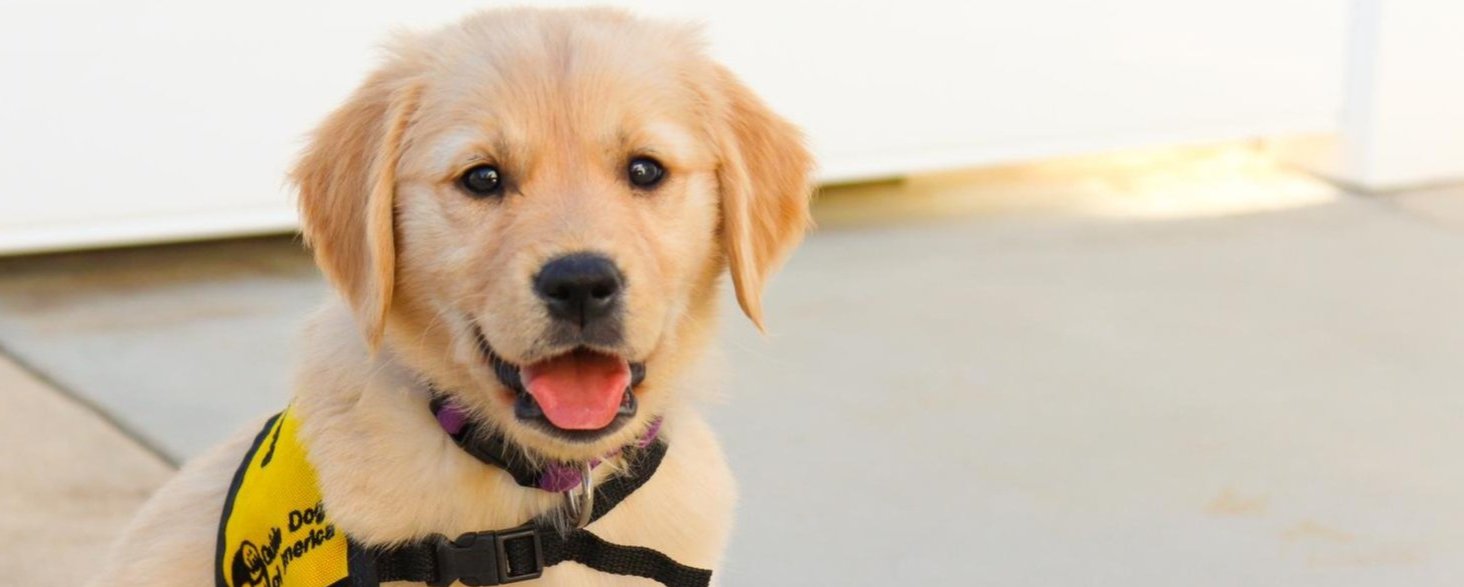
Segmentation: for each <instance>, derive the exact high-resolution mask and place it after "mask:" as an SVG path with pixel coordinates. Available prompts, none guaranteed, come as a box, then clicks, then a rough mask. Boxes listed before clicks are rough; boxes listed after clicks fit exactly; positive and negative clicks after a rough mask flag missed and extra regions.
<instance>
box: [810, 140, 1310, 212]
mask: <svg viewBox="0 0 1464 587" xmlns="http://www.w3.org/2000/svg"><path fill="white" fill-rule="evenodd" d="M1338 194H1339V191H1338V189H1337V188H1336V187H1334V186H1332V185H1330V184H1328V183H1326V182H1324V181H1322V180H1320V179H1317V178H1314V177H1312V176H1309V175H1307V174H1305V173H1303V172H1301V171H1298V170H1296V169H1294V168H1289V167H1287V166H1286V165H1284V164H1283V163H1282V162H1281V161H1280V160H1278V158H1277V157H1275V156H1274V155H1273V153H1272V152H1271V151H1270V150H1268V149H1267V148H1266V147H1265V146H1263V145H1260V144H1258V143H1244V144H1226V145H1220V146H1210V147H1191V148H1178V149H1174V148H1171V149H1154V150H1142V151H1125V152H1120V153H1111V154H1104V155H1091V156H1081V157H1069V158H1064V159H1055V160H1050V161H1043V162H1039V163H1028V164H1021V165H1010V166H1002V167H991V168H983V169H975V170H969V171H962V172H955V173H944V174H932V175H921V176H914V177H910V178H905V179H903V180H900V181H889V182H880V183H866V184H854V185H842V186H830V187H826V188H824V189H823V190H822V191H821V192H820V194H819V197H818V200H817V204H816V206H815V211H814V215H815V217H816V218H817V220H818V222H819V224H820V225H821V226H824V227H838V226H856V225H867V224H871V223H877V222H886V221H889V220H901V219H931V218H942V217H949V216H967V215H983V214H1054V215H1073V216H1086V217H1097V218H1128V219H1166V218H1187V217H1206V216H1224V215H1233V214H1246V213H1254V212H1264V211H1271V210H1281V209H1288V208H1296V207H1301V206H1309V205H1315V204H1320V203H1325V202H1329V201H1332V200H1334V199H1336V198H1337V196H1338Z"/></svg>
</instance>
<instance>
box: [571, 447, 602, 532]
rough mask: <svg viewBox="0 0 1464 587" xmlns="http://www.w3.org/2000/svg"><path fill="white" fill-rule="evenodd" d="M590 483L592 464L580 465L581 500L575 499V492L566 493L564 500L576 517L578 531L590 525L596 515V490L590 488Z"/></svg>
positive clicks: (575, 524)
mask: <svg viewBox="0 0 1464 587" xmlns="http://www.w3.org/2000/svg"><path fill="white" fill-rule="evenodd" d="M590 481H591V480H590V464H589V463H588V462H586V463H582V464H581V465H580V487H579V498H578V499H576V498H575V496H574V491H573V490H570V491H566V492H564V500H565V501H566V502H568V504H569V511H570V513H571V514H573V515H574V516H575V517H576V519H575V522H574V529H576V530H579V529H581V528H584V527H585V526H588V525H590V518H592V517H593V516H594V514H595V490H594V489H593V488H592V487H590Z"/></svg>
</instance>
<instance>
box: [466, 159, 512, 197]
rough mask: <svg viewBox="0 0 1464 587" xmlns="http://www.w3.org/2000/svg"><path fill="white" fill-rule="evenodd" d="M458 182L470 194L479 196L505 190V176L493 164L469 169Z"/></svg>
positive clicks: (496, 193) (491, 194) (495, 193)
mask: <svg viewBox="0 0 1464 587" xmlns="http://www.w3.org/2000/svg"><path fill="white" fill-rule="evenodd" d="M458 184H460V185H462V186H463V189H464V190H467V192H468V193H469V194H472V195H474V196H478V197H484V196H496V195H498V194H500V193H502V192H503V176H502V175H499V173H498V168H497V167H494V166H492V165H479V166H477V167H474V168H472V169H469V170H468V171H467V172H466V173H464V174H463V176H462V177H460V178H458Z"/></svg>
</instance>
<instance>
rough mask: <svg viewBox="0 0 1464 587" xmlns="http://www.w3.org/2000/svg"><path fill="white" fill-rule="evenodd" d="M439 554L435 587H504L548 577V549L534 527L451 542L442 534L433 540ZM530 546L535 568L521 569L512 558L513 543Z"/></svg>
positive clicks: (466, 536)
mask: <svg viewBox="0 0 1464 587" xmlns="http://www.w3.org/2000/svg"><path fill="white" fill-rule="evenodd" d="M431 540H432V543H433V546H434V549H435V550H436V551H437V580H436V581H432V582H429V583H427V584H428V585H431V586H432V587H447V586H448V585H452V584H453V582H454V581H461V582H462V584H463V585H467V586H469V587H480V586H482V585H502V584H505V583H517V582H519V581H528V580H530V579H537V578H539V576H540V575H543V574H544V548H543V545H542V544H541V543H540V541H539V534H538V533H537V532H535V531H534V527H533V526H520V527H518V528H514V529H512V530H504V531H502V532H469V533H467V534H463V535H462V536H458V537H457V540H452V541H448V539H447V537H446V536H442V535H440V534H438V535H435V536H433V537H432V539H431ZM510 543H513V544H527V545H529V546H530V547H531V548H533V549H534V551H533V559H534V560H533V563H532V565H531V568H527V569H520V568H516V567H514V565H513V561H512V559H510V558H509V556H508V549H509V544H510Z"/></svg>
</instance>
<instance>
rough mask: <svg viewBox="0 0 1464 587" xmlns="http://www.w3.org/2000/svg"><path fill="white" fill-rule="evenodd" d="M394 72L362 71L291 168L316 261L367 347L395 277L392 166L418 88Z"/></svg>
mask: <svg viewBox="0 0 1464 587" xmlns="http://www.w3.org/2000/svg"><path fill="white" fill-rule="evenodd" d="M400 78H401V76H394V75H391V74H390V73H389V72H381V73H377V74H376V75H373V76H372V77H371V78H370V79H368V80H367V81H366V83H365V84H363V85H362V86H361V87H360V88H359V89H357V90H356V93H355V94H353V95H352V96H351V98H350V99H349V100H347V101H346V103H345V104H344V105H342V106H341V107H340V108H338V109H336V111H335V112H332V113H331V115H330V116H329V117H327V118H326V119H325V122H324V123H322V124H321V125H320V127H319V128H317V129H316V130H315V134H314V135H313V136H312V138H311V141H310V146H309V147H308V148H307V149H306V150H305V153H304V155H303V156H302V157H301V158H300V161H299V163H297V164H296V165H295V169H294V171H293V172H292V173H291V174H290V176H291V179H292V180H294V182H295V183H296V185H298V186H299V188H300V217H301V220H302V222H303V225H304V226H303V232H304V234H305V240H306V242H308V243H309V244H310V247H311V248H312V249H314V251H315V262H316V264H318V265H320V268H321V270H323V271H324V272H325V275H326V277H328V278H329V279H330V281H331V283H333V284H334V285H335V287H336V288H337V289H338V290H340V292H341V294H342V295H343V296H345V298H346V300H347V301H348V302H349V303H350V304H351V307H352V309H353V310H355V313H356V316H357V320H358V321H359V322H360V326H361V328H362V329H363V333H364V335H365V337H366V341H367V344H368V345H369V346H370V347H371V348H372V349H373V350H374V349H376V348H377V347H378V346H379V345H380V343H381V337H382V334H383V333H384V331H385V328H386V316H387V313H388V312H389V311H390V309H391V299H392V290H393V289H394V286H395V283H396V238H395V234H394V233H395V226H394V215H395V210H394V207H395V200H396V168H397V163H398V161H399V160H400V159H401V142H402V135H403V134H404V133H405V131H406V128H407V124H408V122H409V120H410V118H411V116H412V113H413V112H414V111H415V110H416V105H417V97H418V94H419V92H418V90H417V88H416V87H415V86H410V85H408V84H405V83H403V82H401V81H400Z"/></svg>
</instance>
